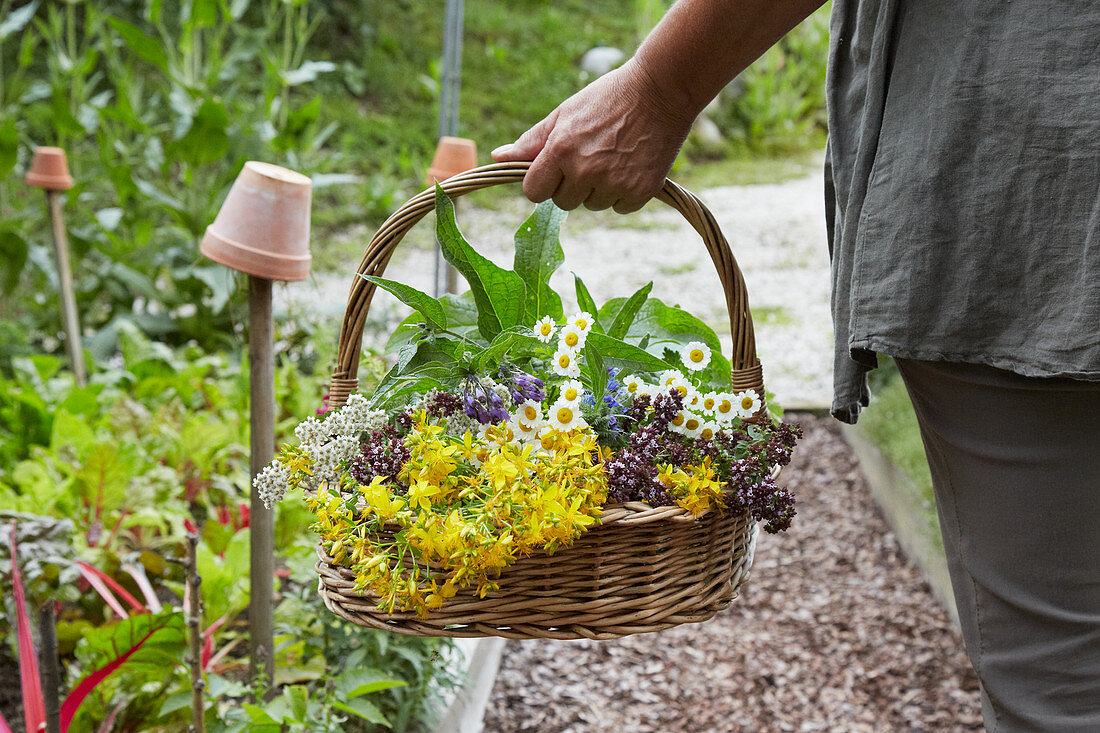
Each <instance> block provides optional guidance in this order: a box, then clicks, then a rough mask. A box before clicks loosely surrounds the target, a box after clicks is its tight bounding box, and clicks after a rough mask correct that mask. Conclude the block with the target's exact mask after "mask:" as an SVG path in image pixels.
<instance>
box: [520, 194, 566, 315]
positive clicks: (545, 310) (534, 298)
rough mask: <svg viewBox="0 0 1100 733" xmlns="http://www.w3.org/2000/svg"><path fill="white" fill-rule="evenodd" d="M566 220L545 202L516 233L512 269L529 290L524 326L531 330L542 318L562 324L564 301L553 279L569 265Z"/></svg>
mask: <svg viewBox="0 0 1100 733" xmlns="http://www.w3.org/2000/svg"><path fill="white" fill-rule="evenodd" d="M565 216H566V212H565V211H562V210H561V209H559V208H558V207H557V206H555V205H554V202H553V201H543V202H542V203H541V204H539V205H538V206H537V207H535V213H533V214H531V216H530V217H529V218H528V219H527V221H525V222H524V223H523V225H522V226H521V227H520V228H519V231H517V232H516V238H515V242H516V255H515V259H514V261H513V262H514V264H513V265H512V267H513V269H514V270H515V271H516V274H517V275H519V276H520V277H521V278H523V282H524V284H525V285H526V286H527V298H526V302H525V304H524V323H525V324H526V325H528V326H533V325H534V324H535V321H537V320H538V319H539V318H541V317H542V316H552V317H553V318H554V319H555V320H559V321H560V320H561V319H562V318H563V317H564V311H563V310H562V306H561V297H560V296H559V295H558V294H557V293H555V292H554V290H553V289H552V288H551V287H550V276H551V275H552V274H554V271H555V270H557V269H558V268H559V267H560V266H561V264H562V263H563V262H565V252H563V251H562V248H561V241H560V240H559V237H558V233H559V231H560V229H561V224H562V222H563V221H565Z"/></svg>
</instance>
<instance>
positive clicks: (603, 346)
mask: <svg viewBox="0 0 1100 733" xmlns="http://www.w3.org/2000/svg"><path fill="white" fill-rule="evenodd" d="M589 344H591V345H592V346H593V347H594V348H595V349H596V350H597V351H599V352H600V356H601V357H602V358H603V360H604V364H605V365H607V366H614V367H619V368H620V369H626V370H628V371H642V372H659V371H662V370H664V369H668V368H669V367H670V366H671V365H670V364H669V363H668V362H666V361H664V360H662V359H658V358H657V357H656V356H654V355H653V354H651V353H649V352H648V351H645V350H643V349H639V348H638V347H637V346H634V345H633V344H628V343H626V342H625V341H620V340H619V339H617V338H612V337H611V336H608V335H606V334H602V333H597V332H595V331H593V332H592V333H590V334H588V339H587V342H586V344H585V350H586V353H587V348H588V345H589Z"/></svg>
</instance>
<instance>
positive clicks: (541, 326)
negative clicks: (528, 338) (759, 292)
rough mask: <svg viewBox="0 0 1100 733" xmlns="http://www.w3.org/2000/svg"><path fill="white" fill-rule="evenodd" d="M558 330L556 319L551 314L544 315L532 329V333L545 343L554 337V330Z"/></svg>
mask: <svg viewBox="0 0 1100 733" xmlns="http://www.w3.org/2000/svg"><path fill="white" fill-rule="evenodd" d="M556 330H557V326H556V325H555V324H554V319H553V318H551V317H550V316H543V317H542V319H540V320H539V322H538V323H536V324H535V327H534V328H533V329H531V335H532V336H534V337H535V338H537V339H538V340H539V341H541V342H543V343H544V344H548V343H550V340H551V339H553V338H554V331H556Z"/></svg>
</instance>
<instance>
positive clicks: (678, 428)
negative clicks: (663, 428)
mask: <svg viewBox="0 0 1100 733" xmlns="http://www.w3.org/2000/svg"><path fill="white" fill-rule="evenodd" d="M686 422H687V413H686V412H684V411H683V410H681V411H680V412H677V413H676V416H675V417H673V418H672V419H671V420H669V421H668V429H669V430H671V431H672V432H674V433H681V434H682V433H683V432H684V423H686Z"/></svg>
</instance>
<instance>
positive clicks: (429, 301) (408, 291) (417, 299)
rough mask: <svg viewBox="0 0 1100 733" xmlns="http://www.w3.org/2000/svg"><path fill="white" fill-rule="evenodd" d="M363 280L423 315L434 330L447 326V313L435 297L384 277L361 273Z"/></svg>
mask: <svg viewBox="0 0 1100 733" xmlns="http://www.w3.org/2000/svg"><path fill="white" fill-rule="evenodd" d="M362 277H363V279H364V280H366V281H367V282H370V283H374V284H375V285H377V286H378V287H380V288H382V289H383V290H387V291H389V292H390V293H393V295H394V296H395V297H396V298H397V299H398V300H400V301H401V302H402V303H404V304H405V305H407V306H409V307H410V308H412V309H413V310H415V311H417V312H419V313H420V315H422V316H424V320H426V321H427V322H428V325H429V326H431V327H432V328H433V329H435V330H440V329H444V328H446V327H447V313H446V312H445V311H444V310H443V304H442V303H441V302H439V301H438V300H437V299H435V298H433V297H432V296H430V295H428V294H427V293H423V292H421V291H419V290H417V289H416V288H414V287H412V286H411V285H405V284H403V283H399V282H396V281H394V280H387V279H386V278H384V277H375V276H373V275H363V276H362Z"/></svg>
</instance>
